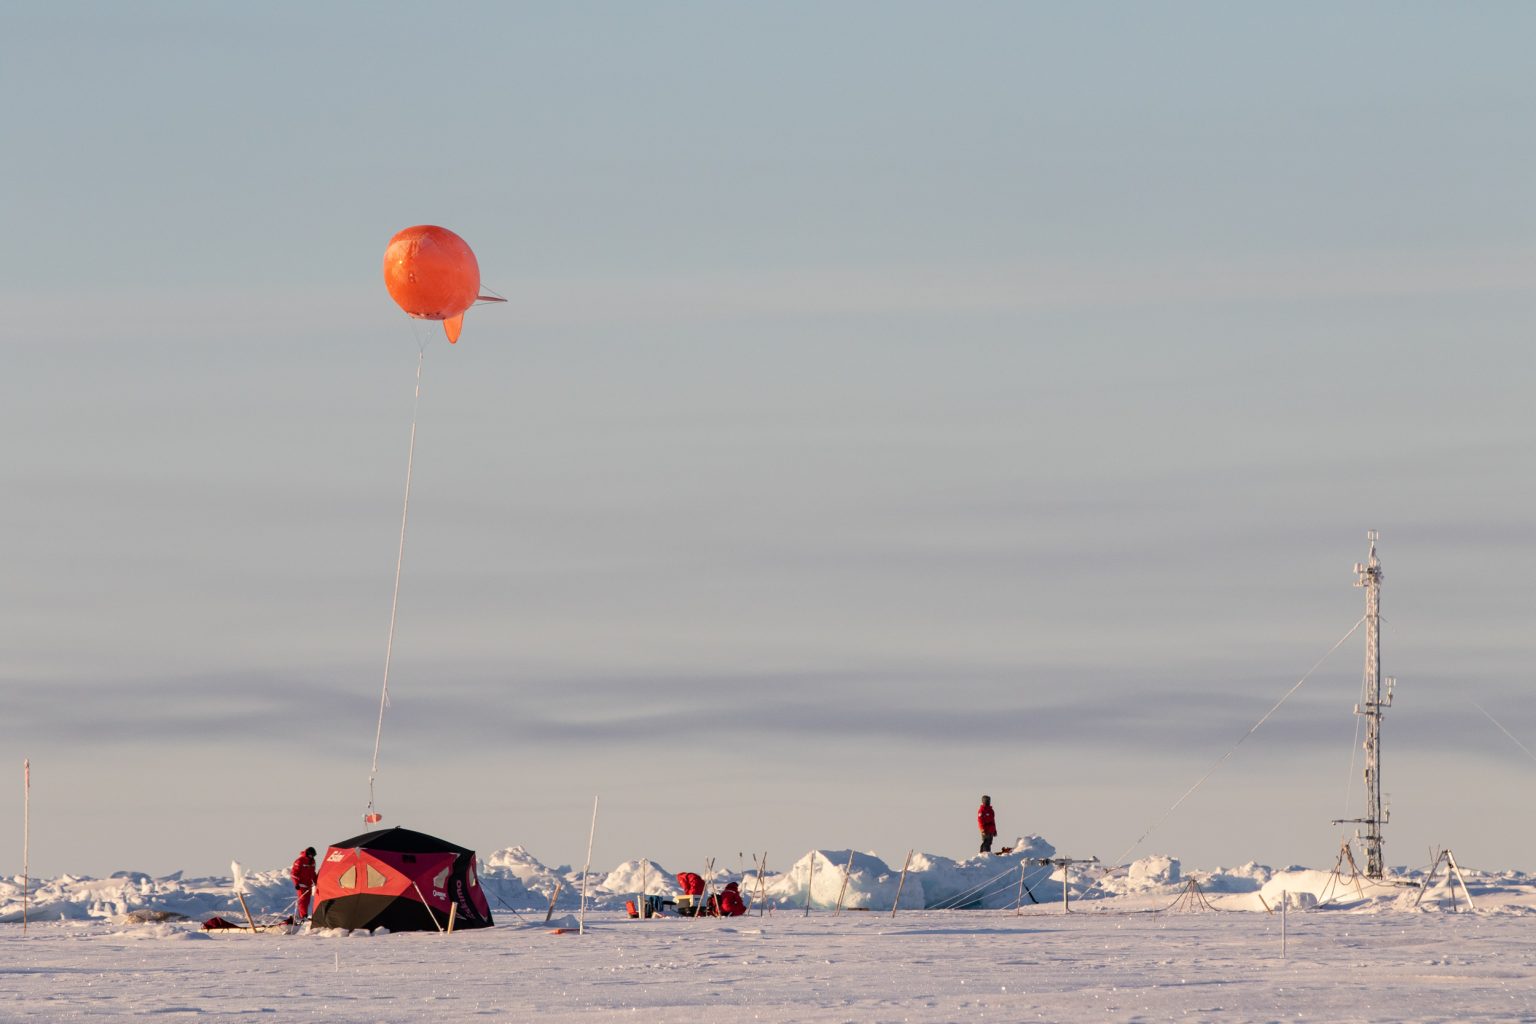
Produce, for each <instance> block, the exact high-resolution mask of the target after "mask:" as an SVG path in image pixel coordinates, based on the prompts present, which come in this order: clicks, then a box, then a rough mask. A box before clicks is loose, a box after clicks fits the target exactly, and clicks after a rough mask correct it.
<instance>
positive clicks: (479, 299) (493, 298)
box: [475, 295, 507, 302]
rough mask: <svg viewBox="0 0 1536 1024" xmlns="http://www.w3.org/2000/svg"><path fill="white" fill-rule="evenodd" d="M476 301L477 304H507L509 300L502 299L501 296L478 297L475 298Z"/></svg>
mask: <svg viewBox="0 0 1536 1024" xmlns="http://www.w3.org/2000/svg"><path fill="white" fill-rule="evenodd" d="M475 301H477V302H506V301H507V300H506V299H504V298H502V297H501V296H500V295H476V296H475Z"/></svg>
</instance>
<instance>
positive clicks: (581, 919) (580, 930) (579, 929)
mask: <svg viewBox="0 0 1536 1024" xmlns="http://www.w3.org/2000/svg"><path fill="white" fill-rule="evenodd" d="M596 838H597V797H593V798H592V831H590V832H588V833H587V866H586V867H584V868H582V869H581V913H580V914H579V915H578V916H577V918H576V934H577V935H585V934H587V883H588V882H589V881H590V880H591V876H592V840H594V839H596Z"/></svg>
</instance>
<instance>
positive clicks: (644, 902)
mask: <svg viewBox="0 0 1536 1024" xmlns="http://www.w3.org/2000/svg"><path fill="white" fill-rule="evenodd" d="M646 863H647V862H646V860H645V858H643V857H642V858H641V859H640V905H639V906H638V907H636V908H635V909H636V910H638V911H639V912H640V913H639V916H637V917H636V918H635V920H637V921H644V920H645V911H646V908H647V907H649V906H650V903H649V897H648V896H646V895H645V887H646V877H645V867H646Z"/></svg>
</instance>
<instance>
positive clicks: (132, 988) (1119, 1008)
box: [0, 837, 1536, 1022]
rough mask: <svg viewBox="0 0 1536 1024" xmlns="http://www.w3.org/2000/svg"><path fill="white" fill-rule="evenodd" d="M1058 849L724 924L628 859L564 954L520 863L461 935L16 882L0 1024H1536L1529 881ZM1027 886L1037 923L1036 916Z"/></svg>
mask: <svg viewBox="0 0 1536 1024" xmlns="http://www.w3.org/2000/svg"><path fill="white" fill-rule="evenodd" d="M1054 852H1055V851H1054V850H1053V849H1052V847H1051V846H1050V844H1049V843H1046V842H1045V841H1044V840H1042V839H1040V838H1039V837H1030V838H1029V839H1027V840H1023V841H1021V844H1020V849H1019V850H1017V851H1016V852H1015V853H1014V854H1011V855H1006V856H993V857H974V858H971V859H969V860H964V861H955V860H951V859H949V858H946V857H940V856H935V855H932V854H914V855H913V856H912V858H911V863H910V865H909V869H908V872H907V878H906V881H905V883H902V882H901V866H902V863H901V862H902V861H904V860H905V859H906V857H905V855H903V856H902V857H901V858H898V859H897V860H896V861H895V862H894V865H893V863H892V862H889V861H886V860H884V859H882V858H880V857H879V856H877V855H875V854H873V853H864V852H859V851H848V850H816V851H812V852H810V853H807V854H806V855H805V856H803V857H801V858H799V859H798V860H797V861H795V862H794V863H793V864H790V865H788V866H787V868H786V869H785V870H782V871H779V870H775V868H774V867H773V865H772V863H771V862H770V864H769V871H768V873H767V876H766V878H764V879H762V880H761V890H762V891H765V892H766V897H765V898H763V899H762V900H761V901H759V902H758V904H757V905H756V906H754V907H753V908H752V909H751V910H750V911H749V913H748V915H747V916H746V917H741V918H732V919H726V920H714V919H708V918H705V919H698V920H694V919H686V918H676V917H671V916H668V917H663V918H661V919H656V920H631V919H629V918H628V917H627V916H626V915H625V914H624V913H623V910H622V906H623V903H624V901H625V900H626V899H631V898H633V896H634V894H635V893H636V892H638V891H639V890H640V888H641V884H642V878H643V879H644V886H645V889H646V891H648V892H652V893H664V894H669V895H670V894H675V893H676V892H677V886H676V880H675V877H674V872H673V870H672V869H670V868H664V867H663V866H661V865H658V864H656V863H654V862H650V861H646V862H642V861H638V860H635V861H626V862H624V863H622V864H620V865H618V866H616V867H615V868H613V869H612V870H610V871H607V872H597V871H594V872H593V875H592V879H591V885H592V893H593V895H592V898H591V901H590V903H589V908H588V911H587V914H586V919H587V922H586V934H584V935H580V934H574V933H571V932H565V933H558V934H557V933H556V931H555V929H556V927H557V926H561V925H563V926H565V927H567V928H571V927H574V926H575V923H576V919H577V909H578V907H579V893H580V889H581V884H580V883H581V873H580V871H572V870H571V869H570V868H569V867H566V866H561V867H557V868H550V867H548V866H546V865H544V864H542V863H540V862H539V861H538V860H537V859H536V858H535V857H533V856H532V855H531V854H530V853H529V852H528V851H527V850H524V849H522V848H520V847H512V848H510V849H506V850H501V851H498V852H496V853H493V854H491V855H489V856H486V857H483V858H482V860H481V868H480V876H481V881H482V884H483V885H484V886H485V888H486V891H487V894H488V896H489V897H490V900H491V906H492V908H493V910H494V911H495V912H496V914H497V924H498V926H497V927H496V928H493V929H481V930H477V931H466V932H460V933H457V934H455V935H453V936H441V935H438V934H436V933H410V934H396V935H388V934H384V933H382V932H381V933H376V934H374V935H368V934H367V933H364V932H358V933H351V934H349V933H344V932H339V931H325V930H322V931H310V930H308V929H304V930H300V931H298V932H297V933H296V934H284V933H281V932H264V933H260V934H250V933H245V932H235V933H219V934H210V933H206V932H203V931H202V930H201V929H200V927H199V923H200V922H201V920H203V919H204V918H205V917H209V916H212V915H214V914H218V915H221V916H224V917H226V918H229V919H231V920H243V913H242V912H241V910H240V907H239V903H238V901H236V899H235V897H234V895H233V891H232V880H231V879H230V878H217V877H215V878H198V879H187V878H182V877H181V876H180V875H179V874H177V875H170V876H166V877H162V878H151V877H149V876H147V875H144V874H140V873H135V872H120V873H118V874H116V875H114V876H113V877H111V878H105V879H93V878H81V877H74V876H69V875H65V876H62V877H59V878H54V879H47V880H43V881H41V882H38V881H36V880H34V881H33V883H32V892H31V900H30V907H29V911H28V916H29V923H28V926H27V930H26V933H25V934H23V931H22V927H21V926H20V924H19V923H18V922H19V919H20V917H21V903H20V900H21V879H19V878H16V879H6V880H0V922H9V923H6V924H4V925H3V926H0V944H3V947H0V949H3V955H0V1021H12V1020H21V1019H38V1020H57V1021H70V1020H86V1019H89V1020H111V1019H119V1018H121V1019H126V1018H128V1017H130V1016H139V1015H141V1014H177V1015H182V1014H185V1015H189V1016H209V1017H212V1018H214V1019H221V1018H224V1017H231V1018H232V1017H235V1016H237V1015H238V1016H241V1017H244V1016H245V1015H247V1014H271V1015H272V1016H270V1017H266V1018H265V1019H271V1020H288V1019H301V1018H303V1019H309V1018H316V1019H324V1020H327V1021H334V1022H349V1021H370V1022H371V1021H381V1020H389V1021H406V1022H412V1021H426V1020H433V1021H437V1020H460V1019H468V1018H472V1017H474V1018H485V1019H490V1020H514V1021H515V1020H528V1019H532V1018H533V1017H535V1016H537V1017H538V1018H539V1019H540V1020H554V1021H581V1020H589V1019H597V1018H598V1017H600V1016H603V1017H606V1016H607V1015H608V1014H611V1013H613V1012H615V1011H624V1012H628V1013H631V1014H632V1018H631V1019H636V1020H645V1021H674V1020H675V1021H683V1020H688V1021H697V1020H699V1019H701V1018H702V1019H708V1020H713V1021H748V1020H771V1021H816V1022H821V1021H953V1020H961V1019H965V1020H970V1019H972V1018H981V1019H994V1020H1040V1019H1043V1020H1055V1021H1077V1020H1127V1021H1130V1020H1169V1019H1180V1020H1221V1021H1232V1020H1281V1019H1285V1020H1302V1021H1346V1020H1372V1021H1385V1020H1405V1021H1452V1020H1457V1021H1467V1020H1488V1021H1493V1020H1500V1021H1508V1020H1529V1021H1536V921H1533V920H1532V917H1533V916H1536V878H1533V877H1531V876H1528V875H1525V874H1524V873H1521V872H1504V873H1490V872H1470V873H1468V874H1467V875H1466V881H1467V883H1468V885H1469V887H1470V889H1471V897H1472V900H1473V901H1475V904H1476V913H1472V912H1469V910H1468V905H1467V901H1466V896H1465V894H1464V893H1463V892H1462V891H1461V889H1460V887H1459V886H1458V887H1456V888H1455V889H1454V890H1453V889H1452V888H1451V887H1450V886H1449V885H1448V884H1446V882H1445V881H1444V880H1443V879H1437V881H1436V883H1435V884H1434V885H1433V886H1431V887H1430V888H1429V890H1428V891H1425V892H1424V893H1423V897H1422V899H1420V887H1419V885H1418V884H1417V883H1418V882H1420V881H1422V877H1423V872H1422V871H1403V870H1399V871H1397V872H1395V874H1397V875H1398V876H1399V880H1398V881H1397V882H1396V883H1394V884H1370V883H1366V882H1364V881H1363V880H1362V881H1360V882H1359V884H1358V885H1357V883H1356V880H1354V879H1351V878H1349V877H1348V876H1347V875H1345V876H1342V877H1341V876H1339V875H1336V874H1334V873H1333V872H1331V871H1318V870H1309V869H1303V868H1286V869H1281V870H1276V869H1272V868H1269V867H1266V866H1264V865H1260V864H1252V863H1250V864H1245V865H1242V866H1241V867H1238V868H1232V869H1216V870H1210V871H1186V870H1184V869H1183V867H1182V865H1181V864H1180V863H1179V861H1178V860H1177V859H1175V858H1172V857H1167V856H1153V857H1147V858H1143V859H1142V860H1139V861H1137V862H1135V863H1133V864H1130V865H1126V866H1123V867H1120V868H1118V869H1115V870H1110V871H1105V870H1103V869H1102V868H1100V867H1098V866H1096V865H1080V866H1073V867H1072V868H1071V870H1070V871H1069V872H1068V873H1067V875H1066V877H1065V878H1063V874H1062V871H1061V869H1060V868H1059V867H1057V866H1055V865H1050V864H1040V863H1039V860H1040V859H1041V858H1048V857H1051V856H1052V855H1053V854H1054ZM850 853H851V859H852V868H851V870H850V871H849V872H848V875H847V880H846V885H845V881H844V869H845V867H847V866H848V865H849V862H850ZM813 862H814V866H815V867H814V881H813V882H811V878H812V863H813ZM1021 866H1022V867H1023V868H1024V869H1025V871H1024V876H1023V877H1024V880H1025V882H1026V884H1027V886H1028V891H1029V892H1030V893H1032V894H1033V895H1034V897H1035V898H1036V899H1038V900H1039V901H1040V902H1039V903H1032V902H1030V899H1029V897H1028V896H1024V897H1023V900H1022V904H1021V905H1019V906H1018V907H1017V909H1015V905H1016V901H1018V900H1020V898H1021V890H1020V887H1019V878H1020V874H1019V869H1020V867H1021ZM703 868H704V865H702V864H701V865H684V866H680V867H677V870H695V871H699V872H700V873H703V870H702V869H703ZM242 873H243V874H244V876H245V884H246V887H247V902H248V903H249V904H250V906H251V910H252V912H253V913H255V914H256V915H257V916H258V918H265V919H273V918H276V917H280V916H282V915H284V914H286V913H287V912H288V909H289V904H290V901H291V898H292V888H291V886H290V885H289V884H288V882H287V880H286V876H285V872H283V871H249V870H247V871H244V872H242ZM729 880H739V881H741V888H742V891H743V893H744V894H745V895H747V896H748V897H753V896H755V895H756V894H757V893H758V892H759V888H760V883H759V879H758V878H757V877H756V875H755V874H754V873H753V872H752V871H748V872H746V874H745V876H742V875H740V874H737V873H734V872H728V871H718V872H714V873H713V874H712V877H711V882H712V884H713V885H715V886H717V887H718V886H719V885H723V884H724V883H725V882H726V881H729ZM808 882H811V885H810V896H811V908H812V909H811V913H810V914H809V915H807V913H806V909H805V898H806V887H807V883H808ZM1064 883H1065V885H1066V887H1067V890H1068V895H1069V897H1070V899H1071V901H1072V902H1071V913H1063V908H1062V904H1061V898H1062V889H1063V884H1064ZM898 885H899V886H901V905H900V909H899V911H898V913H897V914H896V915H895V916H894V917H893V916H892V914H891V906H892V902H893V900H894V899H895V894H896V889H897V886H898ZM557 886H558V890H557ZM557 892H558V895H557V897H556V900H555V906H554V908H553V910H551V907H550V895H551V894H554V893H557ZM840 896H841V898H842V904H843V907H844V910H843V911H842V912H841V913H839V912H837V910H836V909H835V908H836V906H837V902H838V899H839V897H840ZM1282 902H1284V904H1285V905H1286V907H1287V912H1286V914H1285V915H1284V917H1283V918H1282V915H1281V914H1280V913H1279V908H1280V905H1281V903H1282ZM941 908H942V909H941ZM546 914H551V915H552V920H551V922H550V923H549V924H546V923H545V915H546ZM1282 928H1283V929H1284V930H1285V933H1286V934H1285V940H1284V941H1285V949H1284V953H1285V955H1284V956H1282V934H1281V933H1282Z"/></svg>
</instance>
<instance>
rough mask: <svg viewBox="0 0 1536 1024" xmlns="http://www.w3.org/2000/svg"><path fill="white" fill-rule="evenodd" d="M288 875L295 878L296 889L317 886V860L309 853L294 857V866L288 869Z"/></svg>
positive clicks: (294, 885)
mask: <svg viewBox="0 0 1536 1024" xmlns="http://www.w3.org/2000/svg"><path fill="white" fill-rule="evenodd" d="M288 877H289V878H292V879H293V887H294V888H295V889H313V888H314V887H315V861H314V858H313V857H311V856H309V854H307V853H301V854H299V855H298V857H297V858H295V859H294V862H293V867H291V868H289V869H288Z"/></svg>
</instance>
